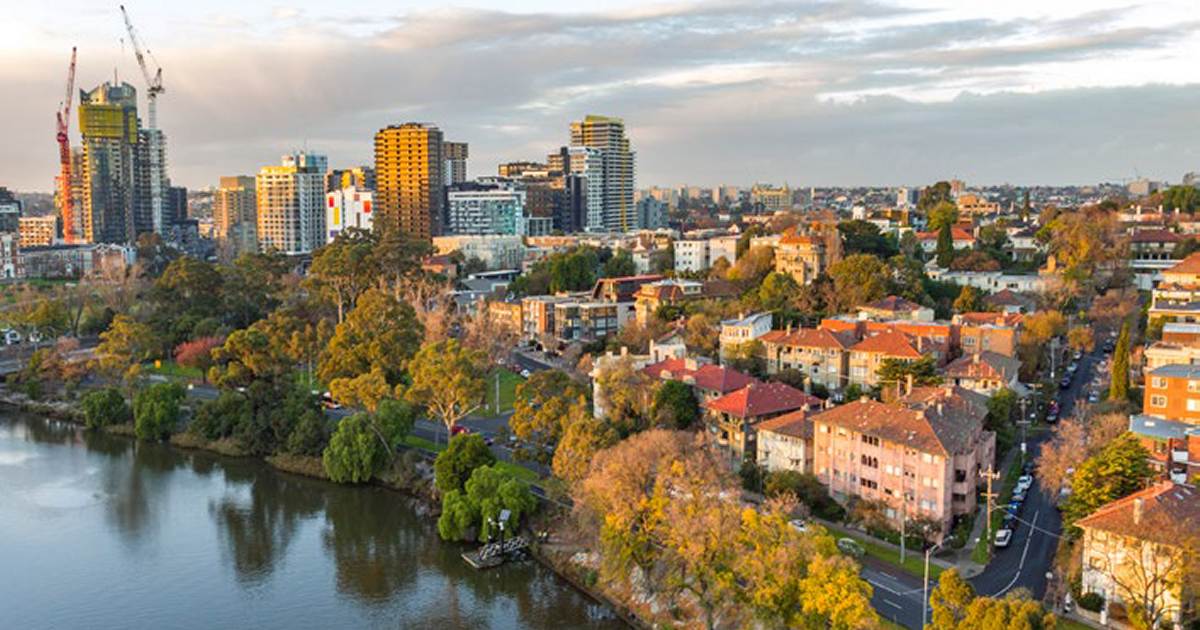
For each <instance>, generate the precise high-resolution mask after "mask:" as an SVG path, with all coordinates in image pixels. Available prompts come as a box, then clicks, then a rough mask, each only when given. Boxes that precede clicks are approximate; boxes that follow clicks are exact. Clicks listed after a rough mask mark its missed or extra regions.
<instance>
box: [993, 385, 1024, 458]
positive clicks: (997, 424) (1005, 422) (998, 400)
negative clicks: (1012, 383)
mask: <svg viewBox="0 0 1200 630" xmlns="http://www.w3.org/2000/svg"><path fill="white" fill-rule="evenodd" d="M1016 409H1017V394H1016V392H1014V391H1013V390H1011V389H1009V388H1007V387H1003V388H1001V389H1000V390H999V391H997V392H996V393H994V394H992V397H991V398H988V401H987V410H988V412H987V417H986V418H985V419H984V428H985V429H987V430H988V431H992V432H994V433H995V434H996V440H997V442H1000V443H1002V445H1003V449H1001V450H1005V449H1007V448H1008V447H1009V446H1010V445H1011V444H1012V431H1013V428H1012V427H1013V425H1012V420H1013V414H1014V413H1015V412H1016ZM1022 420H1023V418H1022Z"/></svg>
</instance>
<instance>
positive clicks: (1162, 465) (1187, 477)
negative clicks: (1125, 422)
mask: <svg viewBox="0 0 1200 630" xmlns="http://www.w3.org/2000/svg"><path fill="white" fill-rule="evenodd" d="M1129 432H1130V433H1132V434H1134V435H1135V436H1137V438H1138V440H1139V441H1140V442H1141V443H1142V446H1143V447H1145V448H1146V452H1148V453H1149V454H1150V465H1151V466H1153V467H1154V469H1155V470H1158V471H1160V472H1161V473H1162V474H1163V475H1164V476H1166V477H1168V478H1170V479H1171V480H1172V481H1175V482H1176V483H1189V482H1196V481H1197V480H1200V424H1192V423H1188V422H1179V421H1175V420H1164V419H1162V418H1157V417H1155V416H1149V415H1146V414H1140V413H1139V414H1134V415H1132V416H1130V417H1129Z"/></svg>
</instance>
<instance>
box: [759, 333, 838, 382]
mask: <svg viewBox="0 0 1200 630" xmlns="http://www.w3.org/2000/svg"><path fill="white" fill-rule="evenodd" d="M759 341H761V342H762V344H763V349H764V350H765V353H766V358H767V372H768V373H769V374H777V373H779V372H782V371H784V370H799V371H801V372H804V373H805V374H806V375H808V377H809V378H811V379H812V382H814V383H819V384H821V385H823V386H825V387H826V388H828V389H831V390H837V389H841V388H842V387H843V386H844V385H845V383H846V379H847V377H848V374H849V370H850V347H851V346H853V345H854V343H855V337H854V335H853V334H849V333H839V332H833V331H830V330H826V329H824V328H797V329H795V330H793V329H792V327H791V326H788V328H787V329H786V330H772V331H770V332H768V333H767V334H765V335H763V336H762V337H760V338H759Z"/></svg>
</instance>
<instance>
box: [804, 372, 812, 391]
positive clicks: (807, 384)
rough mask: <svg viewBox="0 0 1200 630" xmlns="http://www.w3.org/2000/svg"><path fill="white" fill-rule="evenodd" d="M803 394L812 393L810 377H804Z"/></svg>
mask: <svg viewBox="0 0 1200 630" xmlns="http://www.w3.org/2000/svg"><path fill="white" fill-rule="evenodd" d="M804 393H805V394H811V393H812V377H811V376H805V377H804Z"/></svg>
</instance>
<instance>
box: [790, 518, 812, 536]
mask: <svg viewBox="0 0 1200 630" xmlns="http://www.w3.org/2000/svg"><path fill="white" fill-rule="evenodd" d="M788 525H791V526H792V529H794V530H796V531H798V532H800V533H801V534H803V533H804V532H807V531H808V523H805V522H804V519H802V518H794V519H792V520H790V521H788Z"/></svg>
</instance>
